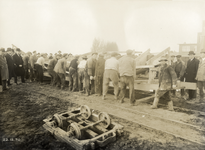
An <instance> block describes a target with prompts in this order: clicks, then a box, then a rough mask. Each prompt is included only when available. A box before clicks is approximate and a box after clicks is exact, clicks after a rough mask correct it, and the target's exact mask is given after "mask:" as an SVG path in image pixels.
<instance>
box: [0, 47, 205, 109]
mask: <svg viewBox="0 0 205 150" xmlns="http://www.w3.org/2000/svg"><path fill="white" fill-rule="evenodd" d="M126 53H127V55H125V56H120V54H119V53H117V52H112V53H110V54H109V55H108V54H107V53H96V52H94V53H92V54H91V56H90V57H89V58H87V56H85V55H82V56H73V55H72V54H68V53H65V54H61V52H60V51H59V52H58V53H55V54H54V55H53V54H52V53H50V54H49V55H48V54H47V53H41V54H40V53H37V52H36V51H33V52H32V53H31V52H28V53H22V51H21V50H20V49H19V48H17V49H16V50H14V49H11V48H7V50H6V51H5V49H4V48H1V49H0V75H1V80H0V81H1V84H2V87H3V91H4V90H8V89H9V88H8V87H9V86H10V85H11V83H10V80H11V79H12V77H14V83H15V84H18V81H17V79H18V78H17V77H18V76H20V77H21V82H22V83H25V82H38V83H39V84H44V80H43V78H44V70H47V72H48V74H49V75H50V77H51V86H54V87H57V88H60V89H61V90H65V87H66V86H68V89H69V91H72V92H76V91H79V92H81V93H84V94H86V95H87V96H89V95H91V94H96V96H102V99H103V100H105V99H106V94H107V92H108V87H109V84H110V81H111V82H112V84H113V87H114V99H116V100H117V99H119V100H120V102H121V103H123V102H124V98H125V94H126V88H127V86H128V87H129V99H130V104H131V105H134V103H135V92H134V80H135V77H136V59H135V55H134V51H133V50H127V51H126ZM200 56H201V59H200V60H198V59H196V58H195V53H194V52H193V51H190V52H189V60H188V62H187V64H186V65H185V63H184V62H183V61H182V60H181V55H177V56H174V55H172V56H171V65H168V63H167V62H168V59H167V58H166V57H165V56H163V57H161V59H160V60H159V62H160V65H157V66H158V67H159V73H158V77H159V88H158V90H157V91H156V92H155V99H154V102H153V105H152V108H153V109H154V108H157V104H158V101H159V99H160V97H162V96H166V97H167V98H166V100H167V102H168V107H169V110H173V102H172V100H171V93H172V94H175V90H174V89H176V85H177V81H179V80H180V81H185V82H194V83H197V86H198V88H199V91H200V102H204V99H203V98H204V92H203V89H204V87H205V51H203V50H202V51H201V55H200ZM175 57H176V58H177V61H176V62H174V59H175ZM67 78H68V81H69V84H67V82H66V79H67ZM6 84H7V86H6ZM119 87H120V88H119ZM184 93H185V92H184V90H181V95H182V96H183V97H184V95H185V94H184ZM188 93H189V100H193V99H195V98H196V90H188Z"/></svg>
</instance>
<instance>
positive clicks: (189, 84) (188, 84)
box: [180, 82, 197, 90]
mask: <svg viewBox="0 0 205 150" xmlns="http://www.w3.org/2000/svg"><path fill="white" fill-rule="evenodd" d="M180 86H181V87H185V89H190V90H196V89H197V84H196V83H192V82H181V83H180Z"/></svg>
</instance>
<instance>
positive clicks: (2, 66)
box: [0, 55, 9, 80]
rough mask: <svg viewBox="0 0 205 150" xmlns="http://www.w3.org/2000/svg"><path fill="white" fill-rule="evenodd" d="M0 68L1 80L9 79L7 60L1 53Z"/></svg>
mask: <svg viewBox="0 0 205 150" xmlns="http://www.w3.org/2000/svg"><path fill="white" fill-rule="evenodd" d="M0 70H1V71H0V73H1V74H0V76H1V80H7V79H9V71H8V66H7V61H6V57H4V56H3V55H0Z"/></svg>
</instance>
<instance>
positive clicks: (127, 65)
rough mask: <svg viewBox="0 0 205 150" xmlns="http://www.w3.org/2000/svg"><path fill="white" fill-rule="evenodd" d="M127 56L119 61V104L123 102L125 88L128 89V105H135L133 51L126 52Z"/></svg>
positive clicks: (134, 63)
mask: <svg viewBox="0 0 205 150" xmlns="http://www.w3.org/2000/svg"><path fill="white" fill-rule="evenodd" d="M126 53H127V55H126V56H123V57H122V58H120V59H119V73H120V88H121V91H120V97H121V98H120V102H121V103H123V102H124V98H125V94H126V87H127V86H128V87H129V99H130V104H131V105H134V103H135V94H134V92H135V91H134V79H135V76H136V61H135V59H134V58H133V50H127V52H126Z"/></svg>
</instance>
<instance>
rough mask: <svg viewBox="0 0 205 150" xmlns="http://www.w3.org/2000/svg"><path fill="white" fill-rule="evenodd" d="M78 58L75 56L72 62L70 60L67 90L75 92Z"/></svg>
mask: <svg viewBox="0 0 205 150" xmlns="http://www.w3.org/2000/svg"><path fill="white" fill-rule="evenodd" d="M78 58H79V56H75V58H74V59H73V60H71V62H70V65H69V67H68V69H69V90H70V91H71V90H72V91H73V92H74V91H76V90H77V85H78V82H77V79H78Z"/></svg>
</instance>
